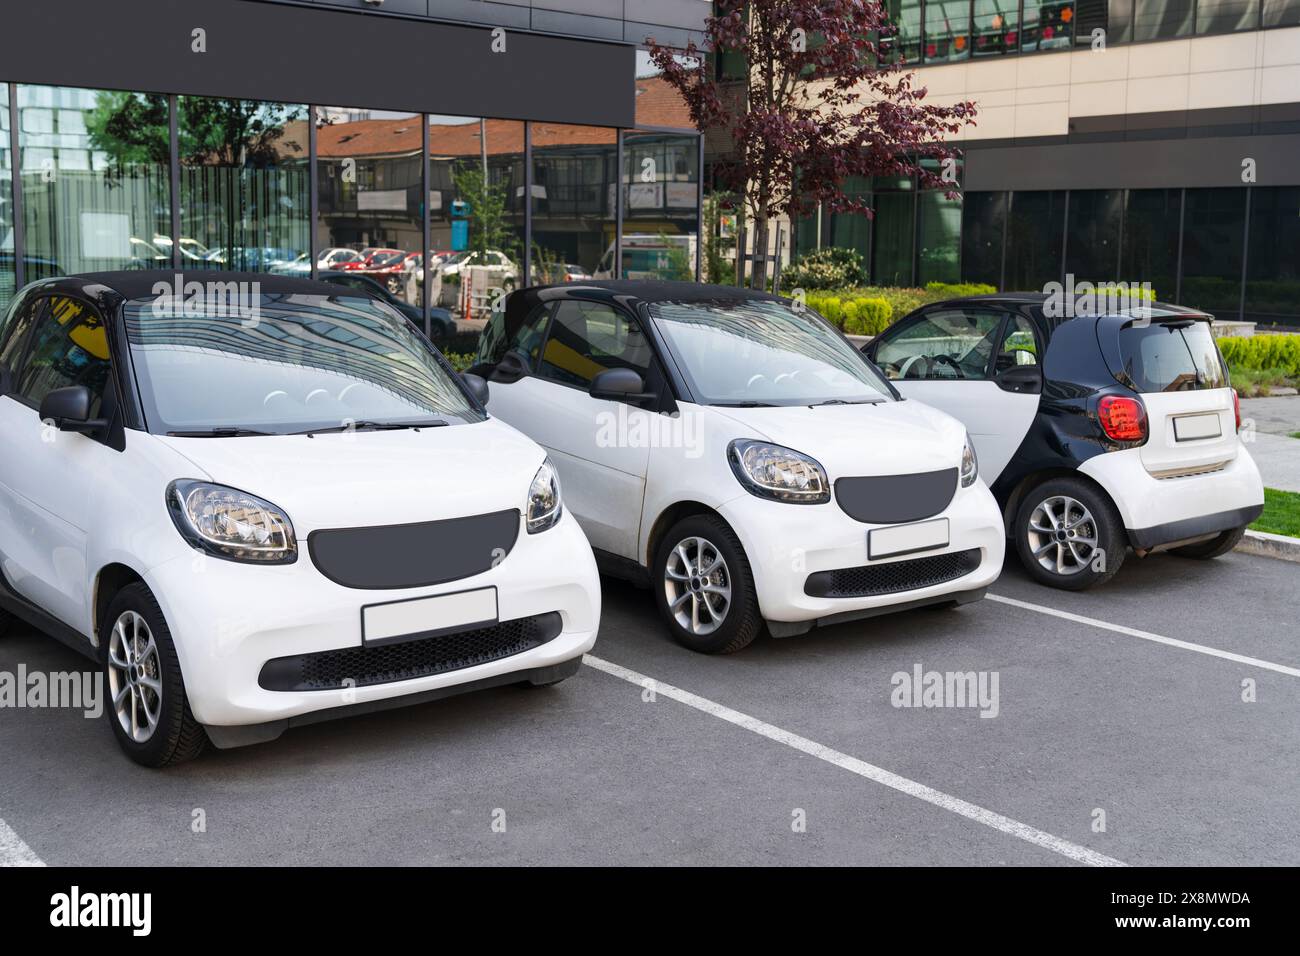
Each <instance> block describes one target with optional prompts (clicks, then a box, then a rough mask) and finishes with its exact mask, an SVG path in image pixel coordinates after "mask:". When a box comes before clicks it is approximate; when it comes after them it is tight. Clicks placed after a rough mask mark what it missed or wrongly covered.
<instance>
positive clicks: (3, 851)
mask: <svg viewBox="0 0 1300 956" xmlns="http://www.w3.org/2000/svg"><path fill="white" fill-rule="evenodd" d="M44 865H45V861H44V860H42V859H41V858H40V857H39V856H37V855H36V854H35V853H33V852H32V848H31V847H29V846H28V845H27V844H26V843H24V842H23V841H22V837H20V836H19V835H18V834H17V833H14V831H13V830H12V829H10V827H9V824H7V823H5V822H4V820H0V866H44Z"/></svg>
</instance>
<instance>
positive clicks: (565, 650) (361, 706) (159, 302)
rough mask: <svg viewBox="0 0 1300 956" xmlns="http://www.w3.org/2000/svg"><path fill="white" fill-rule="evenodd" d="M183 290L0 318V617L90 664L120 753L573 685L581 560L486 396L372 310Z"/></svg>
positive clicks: (194, 746) (123, 287)
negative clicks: (489, 692) (484, 690)
mask: <svg viewBox="0 0 1300 956" xmlns="http://www.w3.org/2000/svg"><path fill="white" fill-rule="evenodd" d="M183 278H184V279H185V280H187V281H185V282H184V284H183V289H182V290H180V291H178V290H175V289H170V286H171V284H172V283H173V282H174V281H175V277H174V276H173V275H172V274H171V273H166V274H162V273H149V272H128V273H118V274H105V275H92V276H79V277H75V278H64V279H55V280H47V281H44V282H40V283H37V284H35V285H32V286H29V287H27V289H26V290H24V291H23V292H22V293H21V294H20V295H19V296H18V297H17V298H16V299H15V301H14V303H13V305H12V307H11V308H10V310H9V312H8V315H7V317H6V318H5V319H4V323H3V325H2V326H0V447H3V449H4V453H3V455H0V571H2V572H3V573H2V574H0V618H3V617H5V615H6V614H8V615H12V616H16V617H18V618H22V619H25V620H26V621H27V622H29V623H30V624H33V625H35V626H37V627H39V628H41V629H43V630H45V631H46V632H48V633H50V634H51V635H53V636H55V637H58V638H60V639H62V640H64V641H65V642H66V643H68V644H70V645H71V646H73V647H75V648H77V649H79V650H81V651H83V652H86V653H88V654H90V655H91V656H93V657H94V659H96V660H97V661H98V662H99V664H100V666H101V667H102V668H103V673H104V677H105V680H106V696H107V698H108V700H109V706H108V707H106V710H107V712H108V716H109V719H110V722H111V723H112V726H113V730H114V731H115V732H116V735H117V738H118V740H119V742H120V743H121V745H122V748H123V749H124V750H125V751H126V753H127V754H129V755H130V756H131V757H132V758H133V759H135V760H136V761H138V762H140V763H143V764H146V765H149V766H163V765H166V764H169V763H173V762H177V761H180V760H184V759H186V758H189V757H193V756H195V755H196V754H197V753H198V752H199V751H200V750H201V749H202V748H203V746H204V744H205V743H206V742H207V741H208V740H211V741H212V742H213V743H214V744H215V745H216V746H218V747H232V746H239V745H242V744H248V743H256V742H260V741H265V740H270V739H273V738H275V737H276V736H278V735H279V734H280V733H282V732H283V731H284V730H285V728H287V727H289V726H292V725H295V724H299V723H311V722H316V721H319V720H322V719H327V718H330V717H335V716H341V715H344V714H349V713H355V712H359V711H366V710H375V709H382V708H387V707H392V706H398V705H401V704H409V703H416V702H419V701H424V700H430V699H434V698H437V697H443V696H447V695H449V694H452V693H457V692H460V691H465V690H470V689H473V688H480V687H489V686H494V685H498V684H505V683H512V684H527V685H544V684H552V683H556V682H558V681H560V680H563V679H564V678H565V677H568V676H570V675H571V674H573V673H574V672H575V671H576V670H577V668H578V666H579V663H580V659H581V656H582V654H583V653H584V652H585V651H587V650H588V649H589V648H590V647H591V646H592V644H593V642H594V641H595V638H596V629H597V623H598V620H599V616H600V591H599V579H598V576H597V573H596V565H595V562H594V560H593V557H592V552H591V548H590V547H589V545H588V544H587V541H586V539H585V537H584V536H583V533H582V531H581V530H580V529H579V527H578V524H577V523H576V522H575V521H574V519H573V518H572V517H571V516H570V515H569V513H568V511H567V510H566V509H565V508H564V507H563V506H562V504H561V500H560V486H559V482H558V481H557V479H556V476H555V473H554V471H553V470H552V468H551V465H550V463H549V462H548V461H547V459H546V455H545V453H544V452H543V451H542V449H541V448H539V447H538V446H537V445H536V444H534V443H533V442H532V441H531V440H529V439H527V438H525V437H524V436H523V435H520V434H519V433H518V432H516V431H515V430H514V429H512V428H510V427H508V426H507V425H504V424H502V423H500V422H497V421H493V420H491V419H489V418H488V417H487V415H486V414H485V413H484V412H483V409H482V404H481V403H482V401H484V400H486V386H485V384H484V383H483V382H482V381H481V380H478V379H460V378H458V377H457V376H456V375H455V374H454V373H453V372H452V370H451V368H450V366H448V365H447V364H446V362H445V360H444V359H443V358H442V357H441V356H440V355H439V354H438V353H437V352H436V351H435V350H434V349H433V347H432V346H431V345H429V344H428V342H427V341H425V340H424V339H423V338H421V337H420V336H419V335H417V334H416V333H414V332H413V331H411V329H410V326H409V324H408V323H407V322H406V320H405V319H403V318H402V316H401V315H399V314H398V313H397V312H395V311H393V310H392V309H390V308H388V307H387V306H386V305H384V304H382V303H380V302H377V301H375V300H374V299H372V298H370V297H369V296H364V295H360V294H356V293H353V292H351V291H349V290H346V289H341V288H340V287H339V286H336V285H329V284H324V283H314V282H308V281H304V280H298V279H291V278H283V277H275V276H266V275H240V274H233V273H191V274H188V275H186V276H184V277H183ZM205 278H206V279H207V280H218V281H205ZM160 292H162V293H163V294H161V295H160V294H159V293H160ZM3 623H4V622H3V621H0V628H2V627H3Z"/></svg>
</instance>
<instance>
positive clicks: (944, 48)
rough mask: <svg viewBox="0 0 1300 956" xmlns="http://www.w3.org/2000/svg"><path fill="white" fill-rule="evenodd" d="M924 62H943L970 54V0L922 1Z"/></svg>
mask: <svg viewBox="0 0 1300 956" xmlns="http://www.w3.org/2000/svg"><path fill="white" fill-rule="evenodd" d="M924 9H925V62H926V63H946V62H950V61H952V60H964V59H966V58H967V57H969V56H970V0H929V2H927V3H926V4H925V8H924Z"/></svg>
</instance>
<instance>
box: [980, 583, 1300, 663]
mask: <svg viewBox="0 0 1300 956" xmlns="http://www.w3.org/2000/svg"><path fill="white" fill-rule="evenodd" d="M986 597H987V598H988V599H989V600H990V601H996V602H997V603H999V604H1010V605H1011V606H1012V607H1018V608H1023V609H1024V610H1026V611H1037V612H1038V613H1039V614H1049V615H1051V616H1052V617H1059V618H1061V620H1063V621H1073V622H1074V623H1076V624H1087V625H1089V626H1091V627H1099V628H1101V629H1102V630H1106V631H1114V632H1115V633H1116V634H1125V635H1127V636H1129V637H1137V638H1141V639H1142V640H1144V641H1154V642H1155V643H1157V644H1167V645H1168V646H1170V647H1178V648H1181V649H1182V650H1185V651H1195V652H1196V653H1197V654H1206V655H1208V656H1210V657H1221V658H1223V659H1224V660H1225V661H1235V662H1236V663H1238V664H1245V665H1247V666H1249V667H1258V668H1260V669H1261V670H1266V671H1276V672H1277V673H1279V674H1286V675H1287V676H1288V677H1300V667H1288V666H1287V665H1285V664H1274V663H1272V662H1271V661H1262V660H1260V659H1259V658H1258V657H1247V656H1246V655H1245V654H1234V653H1233V652H1232V651H1221V650H1219V649H1218V648H1217V647H1206V646H1205V645H1204V644H1193V643H1192V642H1191V641H1180V640H1178V638H1176V637H1164V636H1162V635H1160V634H1152V633H1151V632H1150V631H1140V630H1138V629H1137V628H1136V627H1125V626H1124V625H1123V624H1111V623H1110V622H1109V621H1099V620H1097V619H1096V618H1095V617H1084V616H1083V615H1082V614H1071V613H1070V612H1069V611H1058V610H1057V609H1056V608H1053V607H1044V606H1043V605H1041V604H1030V603H1029V602H1028V601H1017V600H1016V599H1015V598H1009V597H1003V596H1002V595H1000V594H989V595H986Z"/></svg>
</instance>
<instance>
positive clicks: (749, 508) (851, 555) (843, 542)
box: [720, 481, 1006, 634]
mask: <svg viewBox="0 0 1300 956" xmlns="http://www.w3.org/2000/svg"><path fill="white" fill-rule="evenodd" d="M720 512H721V514H722V516H723V518H725V519H726V521H727V522H728V524H730V525H731V527H732V528H733V529H734V530H735V532H736V534H737V536H738V537H739V538H740V540H741V543H742V544H743V545H744V546H745V555H746V557H748V558H749V564H750V569H751V570H752V571H753V574H754V584H755V588H756V590H757V592H758V604H759V608H760V610H761V612H762V615H763V618H764V619H765V620H766V621H767V622H768V625H769V629H770V630H772V632H773V633H774V634H792V633H800V632H801V631H803V630H807V627H806V626H803V627H786V626H782V625H793V624H803V625H809V624H812V623H828V624H829V623H835V622H836V621H840V620H851V619H853V618H856V617H866V616H870V615H869V614H868V613H864V612H871V611H875V610H877V609H885V610H888V609H902V608H905V607H916V606H921V605H924V604H932V603H936V602H938V601H942V600H970V599H974V598H976V597H978V596H979V593H978V592H980V591H982V589H984V588H986V587H988V585H990V584H992V583H993V582H994V581H995V580H996V579H997V577H998V575H999V574H1000V573H1001V571H1002V559H1003V553H1004V551H1005V549H1006V537H1005V532H1004V531H1003V526H1002V517H1001V513H1000V512H999V510H998V506H997V503H996V502H995V501H994V500H993V495H992V494H990V493H989V490H988V487H987V486H986V485H985V484H984V482H982V481H977V482H976V483H975V484H974V485H972V486H971V487H969V488H959V489H958V490H957V494H956V495H954V497H953V499H952V502H951V503H950V504H949V505H948V507H947V508H946V509H945V510H944V511H942V512H941V513H940V514H938V515H935V516H934V517H935V518H947V519H948V522H949V540H948V545H947V547H945V548H940V549H937V550H935V551H926V552H924V555H922V554H910V555H894V556H891V557H887V558H881V559H878V560H876V561H871V560H869V559H868V557H867V532H868V531H870V530H871V529H872V528H874V527H881V526H879V525H869V524H863V523H861V522H859V521H855V520H853V519H852V518H850V517H849V516H848V515H846V514H845V513H844V512H843V511H841V510H840V507H839V505H838V504H836V503H835V502H834V501H832V502H830V503H829V504H825V505H791V504H785V503H782V502H776V501H768V500H766V499H763V498H757V497H754V496H753V495H744V496H743V497H740V498H736V499H733V500H732V501H729V502H727V503H726V504H725V505H723V506H722V508H721V509H720ZM926 520H931V519H926ZM970 549H974V550H977V551H978V552H979V562H978V564H977V565H976V566H975V567H974V569H973V570H972V571H970V572H969V573H967V574H964V575H962V576H961V577H957V578H954V579H952V580H948V581H944V582H943V583H941V584H935V585H931V586H928V587H921V588H916V589H912V590H904V591H896V592H893V593H890V594H876V595H871V596H864V597H821V596H816V595H812V594H808V593H807V590H806V588H807V583H808V579H809V576H810V575H813V574H816V573H818V572H822V571H836V570H840V569H844V568H859V567H864V566H875V565H884V564H886V563H890V562H896V561H908V560H913V559H916V558H918V557H923V556H929V555H940V554H947V553H951V552H959V551H966V550H970ZM832 619H833V620H832Z"/></svg>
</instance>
